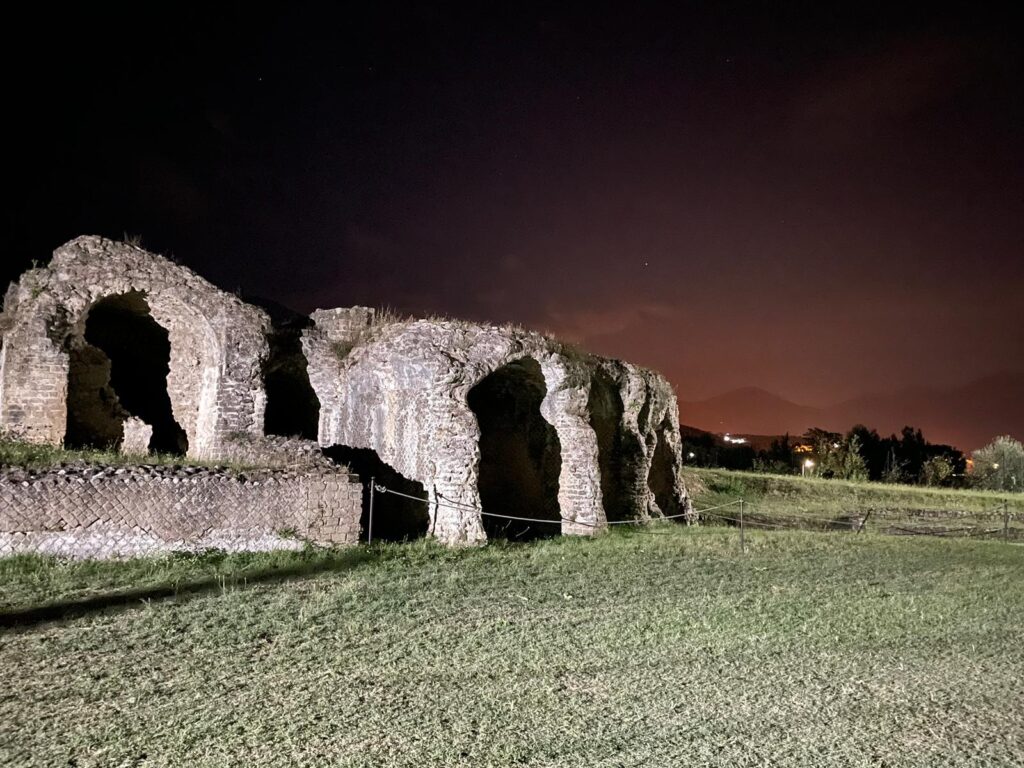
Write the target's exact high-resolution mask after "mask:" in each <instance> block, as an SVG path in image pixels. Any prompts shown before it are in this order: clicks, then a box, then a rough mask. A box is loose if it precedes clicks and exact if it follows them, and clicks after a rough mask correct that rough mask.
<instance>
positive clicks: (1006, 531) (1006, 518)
mask: <svg viewBox="0 0 1024 768" xmlns="http://www.w3.org/2000/svg"><path fill="white" fill-rule="evenodd" d="M1009 540H1010V502H1008V501H1004V502H1003V541H1009Z"/></svg>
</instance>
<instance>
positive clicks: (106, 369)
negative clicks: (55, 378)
mask: <svg viewBox="0 0 1024 768" xmlns="http://www.w3.org/2000/svg"><path fill="white" fill-rule="evenodd" d="M170 354H171V344H170V340H169V338H168V334H167V330H166V329H164V328H163V327H161V326H160V325H159V324H158V323H157V322H156V321H155V320H154V319H153V317H152V316H151V315H150V312H149V305H148V304H147V303H146V299H145V297H144V296H143V294H141V293H139V292H138V291H131V292H129V293H123V294H118V295H116V296H109V297H107V298H105V299H101V300H100V301H98V302H96V303H95V304H94V305H93V306H92V307H91V308H90V309H89V312H88V315H87V316H86V318H85V326H84V332H83V334H82V336H81V337H79V338H76V339H73V340H72V343H71V349H70V350H69V355H70V368H69V371H68V399H67V408H68V419H67V432H66V435H65V443H66V444H67V445H68V446H69V447H93V448H112V447H116V446H117V445H118V444H119V443H120V440H121V437H122V434H123V426H122V425H123V422H124V420H125V419H126V418H128V417H129V416H135V417H137V418H139V419H141V420H142V421H144V422H145V423H146V424H148V425H150V426H151V427H152V428H153V436H152V439H151V440H150V443H149V449H150V450H151V451H158V452H161V453H174V454H184V453H185V452H186V451H187V450H188V437H187V436H186V434H185V431H184V430H183V429H182V428H181V426H180V425H179V424H178V423H177V422H176V421H175V420H174V414H173V412H172V409H171V399H170V397H169V396H168V394H167V373H168V370H169V365H170Z"/></svg>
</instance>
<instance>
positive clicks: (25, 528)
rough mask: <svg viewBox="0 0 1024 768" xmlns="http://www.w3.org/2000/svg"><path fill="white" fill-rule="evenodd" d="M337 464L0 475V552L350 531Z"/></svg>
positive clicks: (355, 529) (344, 540) (250, 547)
mask: <svg viewBox="0 0 1024 768" xmlns="http://www.w3.org/2000/svg"><path fill="white" fill-rule="evenodd" d="M361 502H362V486H361V484H360V482H359V479H358V478H357V477H355V476H353V475H349V474H348V473H347V472H338V471H323V470H312V471H302V472H296V471H289V470H259V471H252V472H244V473H234V472H229V471H227V470H222V469H206V468H195V467H153V466H136V467H77V468H62V469H55V470H48V471H43V472H28V471H24V470H14V469H8V470H4V471H3V473H2V474H0V556H4V555H11V554H16V553H22V552H36V553H42V554H49V555H58V556H62V557H73V558H110V557H131V556H137V555H145V554H154V553H161V552H172V551H191V552H195V551H200V550H203V549H209V548H217V549H223V550H227V551H263V550H271V549H298V548H301V547H302V546H303V543H304V541H312V542H316V543H320V544H331V545H343V544H354V543H356V542H358V540H359V532H360V531H359V517H360V511H361Z"/></svg>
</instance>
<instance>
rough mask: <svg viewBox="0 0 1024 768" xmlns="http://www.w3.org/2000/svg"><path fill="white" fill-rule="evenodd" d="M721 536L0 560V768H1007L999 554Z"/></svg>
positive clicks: (1006, 662) (706, 531) (813, 536)
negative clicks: (165, 593)
mask: <svg viewBox="0 0 1024 768" xmlns="http://www.w3.org/2000/svg"><path fill="white" fill-rule="evenodd" d="M747 546H748V550H747V553H746V554H745V555H742V554H740V553H739V552H738V551H737V536H736V533H735V531H733V530H728V529H723V528H703V529H686V528H682V527H675V526H670V525H669V526H663V527H657V528H654V529H652V530H650V531H632V530H619V531H615V532H613V533H612V534H610V535H607V536H604V537H601V538H598V539H596V540H582V539H555V540H550V541H544V542H538V543H534V544H530V545H519V546H489V547H486V548H483V549H479V550H469V551H451V550H445V549H442V548H440V547H437V546H434V545H431V544H430V543H427V542H420V543H415V544H411V545H385V546H380V547H376V546H375V547H372V548H359V549H353V550H348V551H339V552H334V553H331V552H318V551H310V552H305V553H291V554H289V553H277V554H270V555H245V556H227V557H225V556H220V557H216V556H206V557H198V558H195V557H192V558H184V557H175V558H163V559H148V560H140V561H133V562H126V563H88V562H85V563H57V562H55V561H50V560H41V559H38V558H24V557H22V558H12V559H8V560H4V561H0V587H2V593H3V600H4V605H3V609H2V610H3V611H5V612H6V615H7V616H8V620H9V617H10V615H11V612H12V611H15V610H26V609H32V608H34V607H38V606H40V605H43V604H45V603H52V602H53V601H58V602H61V601H63V602H65V603H68V604H69V605H71V606H77V608H75V609H74V610H77V611H79V612H84V613H80V615H77V616H76V615H71V616H63V617H61V618H53V617H52V616H51V617H50V618H48V619H46V620H43V619H44V618H45V614H40V613H37V614H32V613H28V614H22V619H23V620H25V621H26V622H28V623H26V624H25V625H23V626H19V627H10V626H8V627H5V628H3V629H0V675H2V680H3V687H2V689H0V763H2V764H11V765H25V766H29V765H39V766H67V765H74V766H92V765H102V766H110V765H113V766H121V765H147V766H148V765H154V766H155V765H176V766H180V765H188V766H205V765H217V766H220V765H303V766H307V765H340V766H378V765H400V766H425V765H481V766H507V765H534V766H569V765H571V766H632V765H664V766H682V765H687V766H704V765H707V766H745V765H759V766H760V765H771V766H812V765H842V766H883V765H884V766H928V765H936V766H939V765H972V766H973V765H977V766H980V765H1002V766H1009V765H1022V764H1024V547H1022V546H1020V545H1018V544H1013V543H1009V544H1004V543H1002V542H998V541H978V540H964V539H952V540H951V539H934V538H924V537H921V538H917V537H912V538H897V537H884V536H876V535H872V534H865V535H858V536H854V535H851V534H841V533H810V532H804V531H793V532H775V533H770V532H764V531H753V532H750V533H749V535H748V537H747ZM175 584H177V588H178V590H179V591H180V593H181V594H180V595H179V596H178V597H177V598H176V599H164V600H150V601H145V600H143V599H142V598H144V597H145V596H146V593H145V592H144V591H143V592H140V591H136V592H134V593H131V594H128V595H127V596H126V597H125V598H124V600H123V601H122V602H123V604H122V605H120V606H116V605H115V606H114V607H110V606H107V607H103V608H102V609H100V607H101V606H103V605H105V603H106V602H112V603H117V602H118V598H115V599H111V600H108V599H107V598H109V597H110V596H111V595H118V594H120V593H122V590H126V589H135V590H140V589H141V590H145V589H151V590H152V592H150V593H149V594H151V595H154V596H155V595H159V594H161V592H160V590H162V589H164V588H171V589H173V588H174V587H173V585H175Z"/></svg>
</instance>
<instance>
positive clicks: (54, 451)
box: [0, 435, 253, 471]
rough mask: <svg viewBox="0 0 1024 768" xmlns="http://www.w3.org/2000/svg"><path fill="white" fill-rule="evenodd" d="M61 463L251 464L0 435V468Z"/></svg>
mask: <svg viewBox="0 0 1024 768" xmlns="http://www.w3.org/2000/svg"><path fill="white" fill-rule="evenodd" d="M64 464H91V465H101V466H115V467H120V466H138V465H146V466H191V467H218V468H221V469H229V470H235V471H242V470H246V469H252V468H253V467H251V466H249V465H246V464H241V463H232V462H226V463H225V462H215V461H202V460H200V459H191V458H188V457H185V456H180V455H177V454H170V453H148V454H126V453H121V452H120V451H117V450H115V449H112V448H111V449H106V450H104V449H98V448H62V447H60V446H55V445H46V444H43V443H33V442H29V441H27V440H22V439H19V438H16V437H11V436H9V435H0V467H18V468H20V469H34V470H44V469H53V468H54V467H59V466H61V465H64Z"/></svg>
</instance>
